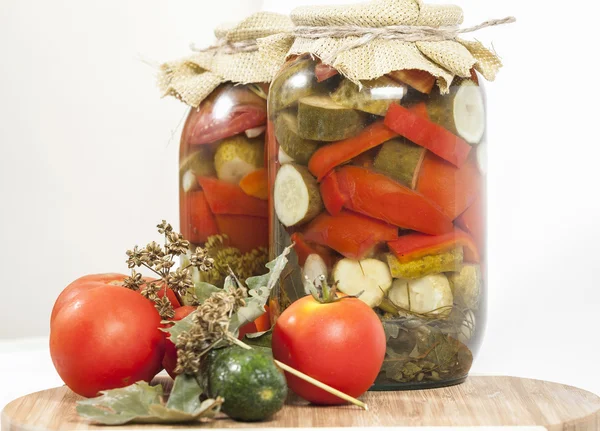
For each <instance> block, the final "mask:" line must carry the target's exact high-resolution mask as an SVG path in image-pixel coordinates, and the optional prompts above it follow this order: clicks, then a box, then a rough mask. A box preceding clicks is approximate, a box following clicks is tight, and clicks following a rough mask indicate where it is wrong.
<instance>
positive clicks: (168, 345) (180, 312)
mask: <svg viewBox="0 0 600 431" xmlns="http://www.w3.org/2000/svg"><path fill="white" fill-rule="evenodd" d="M196 309H197V308H196V307H192V306H191V305H184V306H183V307H179V308H177V309H176V310H175V317H173V319H171V320H173V321H174V322H176V321H178V320H181V319H183V318H185V317H187V316H189V315H190V314H192V313H193V312H194V311H196ZM162 365H163V367H164V368H165V371H166V372H167V373H169V376H171V377H172V378H173V379H174V378H175V377H177V374H176V373H175V368H176V367H177V348H176V347H175V344H173V342H172V341H171V340H169V335H168V334H167V337H166V341H165V356H164V358H163V361H162Z"/></svg>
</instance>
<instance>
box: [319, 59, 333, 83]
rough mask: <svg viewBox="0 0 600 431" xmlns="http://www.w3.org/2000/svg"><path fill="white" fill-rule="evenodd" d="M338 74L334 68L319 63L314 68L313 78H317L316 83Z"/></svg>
mask: <svg viewBox="0 0 600 431" xmlns="http://www.w3.org/2000/svg"><path fill="white" fill-rule="evenodd" d="M338 73H339V72H338V71H337V70H336V69H335V68H334V67H332V66H329V65H327V64H323V63H319V64H317V65H316V66H315V76H316V77H317V82H323V81H326V80H328V79H329V78H332V77H334V76H335V75H337V74H338Z"/></svg>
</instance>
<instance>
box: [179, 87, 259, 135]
mask: <svg viewBox="0 0 600 431" xmlns="http://www.w3.org/2000/svg"><path fill="white" fill-rule="evenodd" d="M266 122H267V103H266V101H265V100H264V99H263V98H261V97H260V96H258V95H257V94H255V93H254V92H252V90H249V89H248V88H245V87H242V86H233V85H225V86H222V87H221V88H219V89H217V90H216V91H214V92H213V93H212V94H211V95H210V96H209V97H208V98H207V99H205V100H204V101H203V102H202V103H201V104H200V107H199V109H192V111H191V112H190V115H189V116H188V119H187V121H186V126H185V128H184V130H183V133H182V142H185V143H187V144H188V145H202V144H210V143H213V142H216V141H219V140H221V139H225V138H228V137H231V136H234V135H237V134H239V133H242V132H244V131H246V130H248V129H253V128H255V127H259V126H264V125H265V124H266Z"/></svg>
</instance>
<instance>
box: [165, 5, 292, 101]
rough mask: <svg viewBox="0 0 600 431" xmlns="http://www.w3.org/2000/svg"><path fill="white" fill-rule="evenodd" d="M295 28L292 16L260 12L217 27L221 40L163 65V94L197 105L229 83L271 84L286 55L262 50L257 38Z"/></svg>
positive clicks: (216, 31) (218, 37) (218, 38)
mask: <svg viewBox="0 0 600 431" xmlns="http://www.w3.org/2000/svg"><path fill="white" fill-rule="evenodd" d="M292 27H293V24H292V22H291V20H290V19H289V17H287V16H284V15H280V14H275V13H269V12H259V13H256V14H254V15H251V16H249V17H248V18H246V19H244V20H243V21H241V22H240V23H238V24H235V25H224V26H221V27H219V28H217V29H216V30H215V36H216V37H217V40H218V41H217V43H216V44H215V45H214V46H212V47H209V48H206V49H202V50H197V51H198V52H196V53H195V54H193V55H191V56H190V57H187V58H184V59H180V60H176V61H172V62H168V63H164V64H162V65H161V66H160V71H159V75H158V86H159V88H160V90H161V92H162V93H163V96H174V97H177V98H179V99H181V100H182V101H183V102H185V103H186V104H188V105H190V106H192V107H194V108H197V107H198V105H200V103H201V102H202V101H203V100H204V99H205V98H206V97H208V95H209V94H210V93H211V92H212V91H213V90H214V89H215V88H217V87H218V86H219V85H220V84H223V83H225V82H233V83H236V84H248V83H263V82H265V83H267V82H270V81H271V78H272V77H273V75H274V74H275V73H276V72H277V70H278V69H279V67H280V66H281V63H282V60H283V58H277V57H276V56H273V55H270V56H269V58H271V59H272V60H271V61H269V60H266V59H264V58H263V57H262V55H261V53H260V52H259V51H258V47H257V45H256V39H258V38H263V37H267V36H270V35H273V34H278V33H287V32H289V31H290V30H291V29H292Z"/></svg>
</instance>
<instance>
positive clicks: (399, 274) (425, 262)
mask: <svg viewBox="0 0 600 431" xmlns="http://www.w3.org/2000/svg"><path fill="white" fill-rule="evenodd" d="M386 258H387V262H388V265H389V267H390V271H391V273H392V277H394V278H405V279H415V278H421V277H425V276H426V275H430V274H439V273H441V272H452V271H460V269H461V267H462V264H463V249H462V248H461V247H459V248H456V249H454V250H450V251H447V252H443V253H439V254H433V255H429V256H423V257H421V258H417V259H415V260H411V261H409V262H400V261H399V260H398V258H396V256H394V255H393V254H391V253H389V254H387V255H386Z"/></svg>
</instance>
